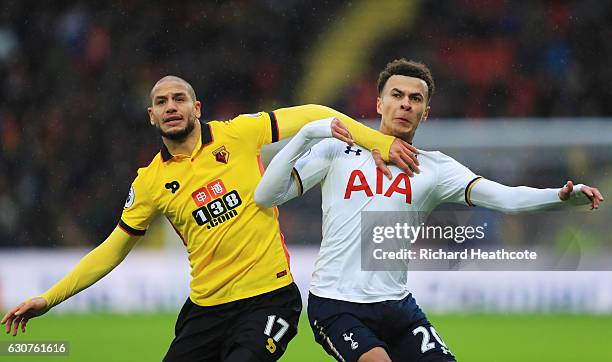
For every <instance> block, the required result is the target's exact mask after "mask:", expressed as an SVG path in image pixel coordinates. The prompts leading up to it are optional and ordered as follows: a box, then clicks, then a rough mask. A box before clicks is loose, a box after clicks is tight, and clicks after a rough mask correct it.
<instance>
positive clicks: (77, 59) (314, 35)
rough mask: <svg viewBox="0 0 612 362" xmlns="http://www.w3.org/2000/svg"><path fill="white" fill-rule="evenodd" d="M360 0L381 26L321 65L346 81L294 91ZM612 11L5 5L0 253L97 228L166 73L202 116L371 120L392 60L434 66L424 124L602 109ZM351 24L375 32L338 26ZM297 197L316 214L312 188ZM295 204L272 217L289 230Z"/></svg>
mask: <svg viewBox="0 0 612 362" xmlns="http://www.w3.org/2000/svg"><path fill="white" fill-rule="evenodd" d="M368 2H369V3H376V4H378V8H379V10H380V12H379V13H377V14H372V16H377V17H379V18H380V19H382V20H381V21H376V22H375V25H373V26H376V27H378V28H377V29H375V30H376V31H377V34H381V35H380V36H379V37H378V38H377V39H376V40H375V41H374V42H370V43H368V46H367V47H366V46H364V47H363V48H362V49H363V52H362V54H360V57H361V58H360V59H362V60H363V61H362V64H361V65H360V67H359V68H358V71H355V72H350V73H346V74H344V73H342V72H343V69H344V68H339V69H334V72H335V73H336V74H340V75H341V76H342V78H343V79H344V80H343V82H342V84H339V85H337V86H335V87H334V88H333V92H331V95H330V96H326V97H325V98H324V99H310V98H309V97H308V96H304V94H308V93H307V92H304V88H305V87H306V85H305V84H307V83H308V81H309V79H312V78H316V77H318V76H319V75H321V76H323V75H324V74H327V73H326V70H325V69H318V68H317V67H316V66H315V65H313V64H315V63H314V62H312V61H311V60H309V59H311V58H312V56H313V54H317V53H316V52H317V49H320V48H321V44H325V43H326V42H327V40H328V37H332V36H333V35H332V34H333V31H334V29H339V28H341V27H342V25H343V22H344V21H345V20H346V19H348V18H349V17H350V14H351V11H354V9H355V8H357V7H358V6H359V5H360V4H361V3H368ZM400 3H405V4H407V3H410V5H411V7H410V8H405V7H404V5H398V4H400ZM398 6H399V7H400V8H399V9H398ZM402 9H409V11H410V12H411V13H410V15H411V16H410V17H409V18H408V20H403V21H402V22H401V23H400V25H399V26H394V27H389V29H387V28H386V25H387V24H386V22H385V21H384V19H385V18H386V17H389V18H390V17H392V16H393V14H394V13H396V12H398V11H402ZM406 11H408V10H406ZM611 18H612V2H608V1H604V2H600V1H594V0H587V1H562V0H555V1H529V2H527V1H520V2H519V1H503V0H479V1H468V0H458V1H434V0H428V1H405V2H398V1H388V2H387V1H374V2H372V1H367V0H362V1H354V2H341V1H297V0H260V1H255V0H252V1H248V0H242V1H223V2H212V1H182V2H179V3H177V2H172V3H157V2H147V1H139V0H127V1H109V2H89V1H53V2H45V1H17V0H3V1H1V2H0V20H1V21H0V79H1V83H0V85H1V86H0V247H17V246H23V247H33V246H36V247H40V246H59V245H64V246H77V245H80V246H83V245H95V244H97V243H99V242H100V241H101V240H103V239H104V238H105V237H106V235H107V234H108V233H109V232H110V231H111V230H112V229H113V227H114V225H115V224H116V222H117V221H118V219H119V216H120V213H121V211H122V205H123V202H124V200H125V197H126V196H127V191H128V189H129V185H130V183H131V181H132V180H133V178H134V177H135V175H136V169H137V168H138V167H142V166H145V165H146V164H148V162H149V161H150V160H151V159H152V158H153V156H154V155H155V153H156V152H157V151H158V149H159V146H160V142H161V141H160V139H159V137H158V136H157V134H156V132H155V130H154V129H153V128H152V127H150V125H149V123H148V116H147V114H146V107H147V106H148V105H149V102H150V100H149V98H148V95H149V91H150V89H151V87H152V86H153V84H154V83H155V82H156V81H157V79H159V78H160V77H162V76H164V75H166V74H175V75H179V76H182V77H184V78H185V79H187V80H188V81H190V82H191V83H192V84H193V86H194V88H195V91H196V93H197V95H198V98H199V99H200V100H201V101H202V102H203V108H204V112H203V114H204V116H203V117H204V119H206V120H211V119H227V118H232V117H234V116H236V115H237V114H240V113H252V112H257V111H260V110H273V109H275V108H279V107H283V106H289V105H295V104H303V103H311V102H315V101H316V102H317V103H323V104H326V105H329V106H333V107H335V108H337V109H339V110H341V111H343V112H345V113H347V114H349V115H351V116H353V117H355V118H358V119H376V118H377V114H376V112H375V98H376V87H375V84H376V78H377V75H378V72H379V70H380V69H381V68H382V67H384V65H385V64H386V63H387V62H388V61H390V60H393V59H396V58H399V57H407V58H411V59H415V60H420V61H422V62H425V63H426V64H428V65H429V66H430V67H431V69H432V71H433V74H434V78H435V80H436V85H437V93H436V94H435V95H434V98H433V100H432V104H431V107H432V111H431V113H430V118H432V119H434V120H433V121H432V122H434V121H435V119H440V118H452V119H459V118H466V119H469V120H472V121H473V124H474V125H475V126H477V124H478V123H479V122H484V121H485V120H488V119H490V118H495V117H540V118H541V119H542V122H547V120H546V119H547V118H550V117H610V116H612V102H610V99H611V98H610V96H611V93H612V92H611V87H612V68H611V67H609V66H608V65H607V61H606V59H610V58H611V57H612V43H611V42H610V41H609V39H611V38H612V22H610V21H609V19H611ZM363 31H372V29H371V28H363V29H361V28H359V27H356V28H353V29H349V34H352V35H354V36H355V37H356V38H359V37H360V35H359V34H360V32H363ZM362 35H363V34H362ZM366 35H367V34H366ZM359 50H361V49H359ZM326 56H328V57H330V58H342V57H345V56H347V55H346V54H345V53H344V52H342V51H338V52H330V53H329V54H327V55H326ZM347 61H348V62H350V61H351V59H347ZM330 64H331V63H330ZM351 69H353V68H351ZM417 140H418V139H417ZM417 143H418V141H417ZM533 171H534V170H530V169H524V170H521V172H522V175H523V176H524V177H523V178H520V180H521V183H522V184H531V185H534V186H544V185H550V182H551V181H554V182H555V185H556V184H559V185H560V183H561V182H563V181H564V180H562V179H561V178H562V177H563V175H565V174H567V173H568V170H567V169H566V168H564V166H563V165H561V166H559V167H556V168H553V169H551V170H550V171H551V172H550V173H548V174H547V175H548V176H547V177H546V178H538V177H536V176H534V175H533ZM529 175H531V176H529ZM301 207H302V210H301V211H302V213H303V210H304V208H306V207H308V208H313V209H316V208H318V207H319V206H318V204H317V202H316V196H315V197H313V198H311V201H310V202H306V203H305V204H303V205H302V206H301ZM298 212H300V210H298V208H296V207H293V208H292V207H291V206H290V207H288V208H287V211H286V216H283V217H284V218H285V219H284V220H285V221H286V222H285V224H286V226H285V225H283V226H284V227H286V228H288V230H285V231H286V232H287V233H289V234H290V233H291V228H292V224H294V222H293V221H292V220H296V219H297V218H298V216H296V215H297V213H298ZM282 215H283V214H282ZM314 215H315V216H316V215H318V214H316V213H315V214H314ZM316 217H318V216H316ZM296 223H297V222H296ZM316 225H320V224H316ZM317 232H320V229H316V228H314V230H312V233H315V234H316V233H317ZM287 240H288V242H292V241H291V240H292V239H291V238H287Z"/></svg>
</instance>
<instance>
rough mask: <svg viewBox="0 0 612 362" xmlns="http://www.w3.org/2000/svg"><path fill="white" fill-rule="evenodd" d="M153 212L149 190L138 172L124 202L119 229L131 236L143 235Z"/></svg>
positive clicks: (153, 214)
mask: <svg viewBox="0 0 612 362" xmlns="http://www.w3.org/2000/svg"><path fill="white" fill-rule="evenodd" d="M155 210H156V209H155V207H154V204H153V201H152V197H151V194H150V191H149V188H148V187H147V185H146V182H145V179H144V177H143V176H142V174H141V173H140V172H139V174H138V176H137V177H136V179H135V180H134V182H133V183H132V186H131V187H130V191H129V193H128V197H127V199H126V200H125V204H124V206H123V213H122V214H121V220H119V227H120V228H121V229H123V230H124V231H125V232H127V233H128V234H131V235H144V233H145V232H146V231H147V228H148V227H149V223H150V222H151V220H152V219H153V217H154V216H155V213H156V211H155Z"/></svg>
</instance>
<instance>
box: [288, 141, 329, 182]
mask: <svg viewBox="0 0 612 362" xmlns="http://www.w3.org/2000/svg"><path fill="white" fill-rule="evenodd" d="M335 141H336V140H334V139H325V140H323V141H321V142H319V143H317V144H316V145H314V146H312V147H311V148H310V150H308V151H307V152H306V154H304V155H303V156H302V157H300V159H299V160H298V161H297V162H296V163H295V167H294V169H295V173H294V175H295V176H296V178H297V180H296V181H297V182H298V183H299V187H300V191H301V192H300V193H301V194H303V193H304V192H306V191H308V190H310V189H311V188H312V187H313V186H314V185H316V184H318V183H320V182H321V181H322V180H323V179H324V178H325V176H326V175H327V172H328V171H329V167H330V165H331V164H332V161H333V159H334V150H335V147H334V146H335Z"/></svg>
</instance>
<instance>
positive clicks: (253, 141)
mask: <svg viewBox="0 0 612 362" xmlns="http://www.w3.org/2000/svg"><path fill="white" fill-rule="evenodd" d="M201 127H202V135H201V137H200V141H199V143H198V144H197V145H196V147H195V149H194V151H193V153H192V154H191V156H187V155H177V156H173V155H171V154H170V152H169V151H168V149H167V148H166V147H165V146H164V147H162V150H161V152H160V153H159V154H158V156H156V157H155V158H154V160H153V161H152V162H151V164H149V166H147V167H146V168H142V169H139V170H138V176H137V177H136V179H135V181H134V182H133V184H132V188H131V190H130V194H129V197H128V200H127V201H126V204H125V209H124V211H123V214H122V216H121V221H120V222H119V226H120V227H121V228H123V229H124V230H125V231H126V232H128V233H130V234H134V235H142V234H144V232H145V230H146V228H147V227H148V225H149V222H150V221H151V219H152V218H153V216H154V215H155V214H157V213H160V212H161V213H163V214H164V215H165V216H166V217H167V218H168V220H169V221H170V223H171V224H172V226H173V227H174V229H175V230H176V232H177V233H178V234H179V236H180V237H181V239H182V240H183V243H184V244H185V246H186V247H187V252H188V255H189V262H190V265H191V276H192V280H191V294H190V297H191V300H192V301H193V302H194V303H196V304H198V305H202V306H208V305H217V304H221V303H227V302H231V301H233V300H238V299H243V298H248V297H252V296H255V295H259V294H262V293H266V292H269V291H272V290H275V289H278V288H280V287H283V286H285V285H288V284H290V283H291V282H292V280H293V279H292V276H291V273H290V272H289V255H288V253H287V250H286V248H285V245H284V242H283V235H282V234H281V232H280V229H279V224H278V212H277V210H276V209H275V208H274V209H265V208H260V207H258V206H257V205H256V204H255V201H254V200H253V193H254V192H255V189H256V187H257V184H258V183H259V180H260V179H261V175H262V174H263V167H262V165H261V161H260V150H261V146H262V145H264V144H267V143H271V142H276V141H278V138H279V135H278V134H279V132H278V125H277V123H276V119H275V117H274V115H273V113H257V114H252V115H240V116H238V117H236V118H234V119H232V120H231V121H227V122H219V121H212V122H208V123H201Z"/></svg>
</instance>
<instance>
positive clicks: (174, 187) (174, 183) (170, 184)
mask: <svg viewBox="0 0 612 362" xmlns="http://www.w3.org/2000/svg"><path fill="white" fill-rule="evenodd" d="M179 187H181V185H179V183H178V181H172V182H168V183H167V184H166V188H167V189H168V190H172V193H175V192H176V191H178V189H179Z"/></svg>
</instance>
